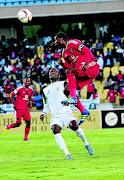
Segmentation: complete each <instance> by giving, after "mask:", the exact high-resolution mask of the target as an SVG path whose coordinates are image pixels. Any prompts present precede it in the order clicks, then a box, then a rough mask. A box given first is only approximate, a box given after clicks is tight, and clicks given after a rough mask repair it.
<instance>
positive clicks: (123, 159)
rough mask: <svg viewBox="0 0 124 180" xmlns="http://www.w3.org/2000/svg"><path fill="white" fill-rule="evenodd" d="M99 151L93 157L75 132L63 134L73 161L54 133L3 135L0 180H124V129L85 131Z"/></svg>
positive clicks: (1, 137) (0, 150) (0, 145)
mask: <svg viewBox="0 0 124 180" xmlns="http://www.w3.org/2000/svg"><path fill="white" fill-rule="evenodd" d="M84 132H85V134H86V136H87V139H88V141H89V142H90V144H91V145H92V147H93V148H94V150H95V154H94V155H93V156H90V155H89V154H88V152H87V150H86V148H85V147H84V145H83V143H82V141H81V140H80V138H79V137H78V136H76V134H75V133H74V132H73V131H62V136H63V138H64V139H65V142H66V145H67V147H68V150H69V151H70V153H71V155H72V158H73V160H70V161H67V160H66V156H65V155H64V153H63V152H62V151H61V149H60V148H59V146H58V145H57V143H56V141H55V139H54V136H53V134H52V131H51V132H36V133H30V134H29V138H30V139H31V140H32V141H31V142H25V141H23V136H24V134H23V133H16V134H15V133H8V134H7V135H6V136H4V135H3V134H0V180H35V179H37V180H40V179H42V180H90V179H93V180H122V179H123V180H124V129H123V128H117V129H100V130H85V131H84Z"/></svg>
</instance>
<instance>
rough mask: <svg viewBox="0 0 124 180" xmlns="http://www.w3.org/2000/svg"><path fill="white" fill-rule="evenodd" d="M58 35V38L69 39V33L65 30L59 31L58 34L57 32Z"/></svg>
mask: <svg viewBox="0 0 124 180" xmlns="http://www.w3.org/2000/svg"><path fill="white" fill-rule="evenodd" d="M56 37H57V38H63V39H64V40H67V39H68V35H67V34H65V33H64V32H60V33H57V34H56Z"/></svg>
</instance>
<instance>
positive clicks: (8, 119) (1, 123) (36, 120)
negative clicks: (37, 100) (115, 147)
mask: <svg viewBox="0 0 124 180" xmlns="http://www.w3.org/2000/svg"><path fill="white" fill-rule="evenodd" d="M73 113H74V115H75V116H76V118H77V121H79V119H80V112H79V111H73ZM41 114H42V112H41V113H39V112H31V129H30V132H41V131H51V129H50V117H51V114H50V113H49V114H48V115H47V116H46V117H45V119H44V121H41V120H40V115H41ZM14 122H15V115H14V114H0V133H3V132H4V129H5V128H6V126H7V125H10V124H12V123H14ZM80 127H82V128H83V129H100V111H99V110H92V111H91V114H90V115H89V116H88V118H87V119H86V120H85V122H84V123H82V124H81V125H80ZM63 130H67V129H66V127H65V126H64V127H63ZM24 131H25V121H23V120H22V124H21V125H20V127H17V128H12V129H10V131H9V132H10V133H17V132H24Z"/></svg>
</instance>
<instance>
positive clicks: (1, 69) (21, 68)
mask: <svg viewBox="0 0 124 180" xmlns="http://www.w3.org/2000/svg"><path fill="white" fill-rule="evenodd" d="M53 38H54V37H52V36H48V37H44V38H43V39H42V40H41V39H37V38H31V39H23V40H19V39H14V38H11V39H6V37H5V36H4V35H2V36H1V40H0V104H3V103H11V92H12V91H13V90H14V89H15V88H16V87H18V86H20V85H22V84H23V79H24V78H26V77H30V78H31V80H32V82H31V86H32V88H33V91H34V96H33V99H32V101H33V104H34V105H35V106H36V107H37V109H42V108H43V100H42V88H43V87H44V86H46V84H49V83H50V82H49V77H48V72H49V70H50V68H53V67H56V68H58V70H59V71H60V80H66V74H65V70H64V69H63V68H62V67H61V66H60V65H58V63H57V60H58V59H59V58H61V49H57V48H56V47H55V46H54V44H53ZM39 42H40V43H39ZM82 42H83V44H85V45H86V46H87V47H88V48H90V50H91V51H92V53H93V54H94V55H95V56H97V58H98V64H99V67H100V73H99V75H98V76H97V78H96V80H100V81H101V82H102V81H103V80H104V81H105V83H104V88H105V89H106V88H108V89H109V88H110V87H111V85H112V84H113V85H114V89H116V90H117V92H118V93H119V94H120V96H121V97H122V99H123V98H124V95H123V94H124V92H122V89H123V88H124V74H123V73H121V71H119V74H116V75H115V76H114V75H113V74H112V72H111V71H110V74H109V76H108V77H107V79H104V74H103V69H104V68H105V67H110V68H111V67H113V66H114V64H115V63H117V62H119V64H120V66H124V41H122V38H121V37H120V36H118V35H117V34H116V35H115V36H114V38H113V39H111V43H112V48H109V47H107V50H106V52H105V51H104V48H105V45H106V44H105V43H104V42H103V40H102V39H99V40H97V41H95V42H93V40H92V39H90V40H89V41H88V40H87V41H86V40H85V41H84V40H83V39H82ZM109 42H110V41H109ZM38 48H39V49H40V50H39V49H38ZM38 85H39V86H38ZM37 87H40V88H39V89H38V88H37ZM94 89H95V92H94ZM92 92H94V93H97V89H96V88H93V91H92ZM92 92H89V94H88V97H87V98H89V97H90V96H91V94H92ZM94 97H95V96H94ZM120 104H124V103H123V101H121V102H120Z"/></svg>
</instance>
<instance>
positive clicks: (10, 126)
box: [6, 123, 15, 129]
mask: <svg viewBox="0 0 124 180" xmlns="http://www.w3.org/2000/svg"><path fill="white" fill-rule="evenodd" d="M6 128H7V129H10V128H15V123H13V124H11V125H8V126H7V127H6Z"/></svg>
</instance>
